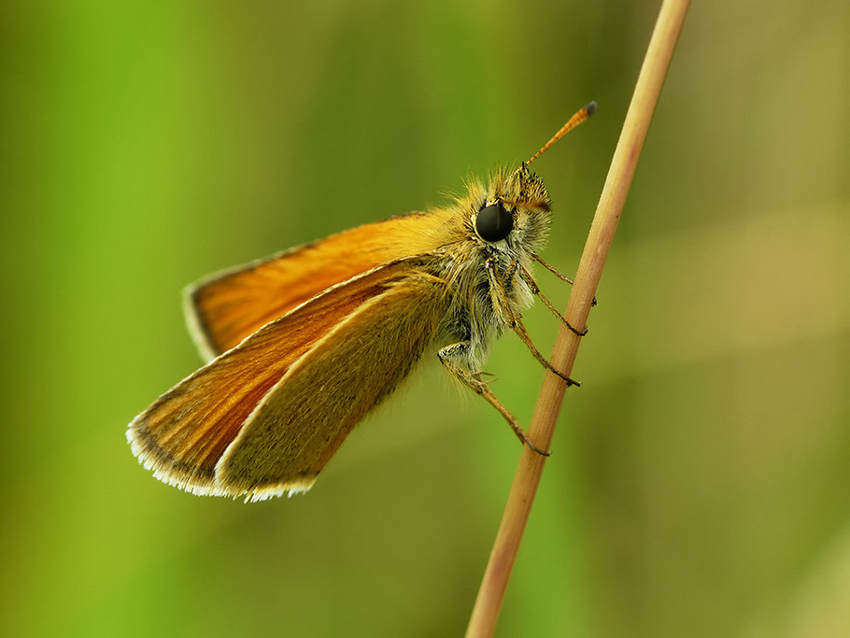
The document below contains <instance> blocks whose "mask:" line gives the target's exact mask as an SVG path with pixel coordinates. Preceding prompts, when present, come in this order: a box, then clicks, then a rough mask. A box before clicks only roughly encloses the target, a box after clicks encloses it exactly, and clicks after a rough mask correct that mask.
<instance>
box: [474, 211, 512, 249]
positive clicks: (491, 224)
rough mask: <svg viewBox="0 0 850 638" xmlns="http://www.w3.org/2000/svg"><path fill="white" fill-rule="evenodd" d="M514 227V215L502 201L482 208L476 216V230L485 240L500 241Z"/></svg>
mask: <svg viewBox="0 0 850 638" xmlns="http://www.w3.org/2000/svg"><path fill="white" fill-rule="evenodd" d="M513 228H514V216H513V215H511V214H510V213H509V212H508V211H506V210H505V207H504V206H502V204H501V203H497V204H492V205H491V206H487V207H486V208H482V209H481V210H480V211H478V215H476V216H475V232H477V233H478V236H479V237H480V238H481V239H483V240H484V241H490V242H493V241H500V240H502V239H504V238H505V237H507V236H508V235H510V234H511V231H512V230H513Z"/></svg>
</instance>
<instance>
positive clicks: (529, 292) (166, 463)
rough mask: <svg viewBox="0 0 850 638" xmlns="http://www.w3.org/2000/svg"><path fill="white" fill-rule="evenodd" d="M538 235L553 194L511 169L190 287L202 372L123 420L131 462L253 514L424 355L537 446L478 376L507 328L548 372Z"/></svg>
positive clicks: (293, 488)
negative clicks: (254, 505)
mask: <svg viewBox="0 0 850 638" xmlns="http://www.w3.org/2000/svg"><path fill="white" fill-rule="evenodd" d="M594 108H595V105H594V104H593V103H591V104H589V105H588V106H587V107H585V108H584V109H582V110H581V111H579V112H578V113H577V114H576V115H575V116H573V118H571V119H570V121H569V122H568V123H567V124H566V125H565V126H564V128H563V129H561V131H559V132H558V134H557V135H556V136H555V137H553V139H552V140H550V142H549V143H548V144H547V145H546V146H544V147H543V149H541V150H540V151H539V152H538V153H537V154H535V156H534V157H532V158H531V159H532V160H533V159H535V158H536V157H537V155H539V154H540V152H542V151H543V150H545V149H546V148H548V147H549V146H550V145H551V144H552V143H554V141H556V140H557V139H559V138H560V137H561V136H563V135H564V134H565V133H566V132H567V131H568V130H569V129H571V128H572V127H574V126H576V125H577V124H579V123H580V122H582V121H584V120H585V119H587V118H588V117H589V116H590V115H591V114H592V113H593V110H594ZM529 161H531V160H529ZM549 224H550V208H549V195H548V194H547V192H546V189H545V187H544V186H543V183H542V181H541V180H540V178H539V177H537V176H536V175H534V174H533V173H531V172H530V171H529V170H528V166H527V165H526V164H523V165H522V166H521V167H520V168H519V169H517V170H515V171H513V172H508V171H498V172H496V173H495V174H494V176H493V177H492V179H491V181H490V184H489V186H486V187H485V186H484V185H483V184H480V183H472V184H470V185H469V188H468V192H467V194H466V196H465V197H462V198H460V199H458V200H457V202H456V203H455V204H453V205H452V206H449V207H445V208H438V209H436V210H431V211H429V212H426V213H413V214H410V215H405V216H401V217H395V218H392V219H388V220H386V221H382V222H377V223H374V224H367V225H365V226H360V227H358V228H354V229H352V230H348V231H345V232H343V233H340V234H338V235H333V236H331V237H329V238H327V239H324V240H322V241H319V242H316V243H313V244H308V245H306V246H301V247H299V248H295V249H293V250H290V251H287V252H284V253H281V254H278V255H275V256H274V257H272V258H270V259H267V260H264V261H260V262H256V263H254V264H250V265H248V266H245V267H241V268H237V269H234V270H230V271H227V272H224V273H221V274H218V275H215V276H213V277H211V278H209V279H207V280H205V281H202V282H201V283H199V284H198V285H196V286H194V287H192V288H190V289H189V290H188V291H187V295H186V302H187V303H186V313H187V317H188V319H189V323H190V326H191V327H192V332H193V336H194V338H195V340H196V342H197V344H198V346H199V348H200V350H201V351H202V352H203V353H204V354H205V355H207V356H208V357H209V358H211V359H212V361H210V362H209V363H208V364H207V365H206V366H204V367H203V368H201V369H200V370H198V371H197V372H195V373H194V374H193V375H191V376H189V377H188V378H186V379H184V380H183V381H181V382H180V383H178V384H177V385H176V386H175V387H173V388H172V389H171V390H169V391H168V392H166V393H165V394H164V395H163V396H161V397H160V398H159V399H158V400H157V401H156V402H155V403H154V404H153V405H151V406H150V407H149V408H148V409H147V410H145V411H144V412H142V413H141V414H140V415H139V416H138V417H136V418H135V419H134V420H133V422H132V423H131V424H130V426H129V429H128V431H127V438H128V440H129V442H130V445H131V446H132V450H133V453H134V454H135V455H136V456H137V457H139V460H140V461H141V462H142V463H143V464H144V466H145V467H146V468H148V469H152V470H153V472H154V476H156V477H157V478H158V479H160V480H162V481H165V482H167V483H170V484H172V485H176V486H177V487H179V488H181V489H185V490H187V491H190V492H193V493H195V494H206V495H215V496H234V497H244V498H245V499H246V501H256V500H262V499H265V498H269V497H271V496H277V495H280V494H283V493H285V492H290V493H291V492H298V491H305V490H307V489H309V488H310V486H311V485H312V484H313V482H314V481H315V480H316V476H317V475H318V473H319V472H320V471H321V470H322V468H323V467H324V466H325V464H326V463H327V462H328V461H329V460H330V458H331V457H332V456H333V454H334V453H335V452H336V450H337V449H338V448H339V446H340V445H341V444H342V442H343V440H344V439H345V437H346V436H348V433H349V432H350V431H351V429H352V428H353V427H354V426H355V425H356V424H357V423H358V422H359V421H360V420H361V419H363V417H364V416H365V415H366V414H367V413H368V412H369V411H370V410H372V409H373V408H374V407H375V406H377V405H378V404H379V403H381V401H383V400H384V399H385V398H386V397H388V396H389V395H390V394H391V393H392V392H393V390H395V389H396V387H398V385H399V383H401V381H402V380H403V379H404V378H405V377H406V376H407V375H408V373H409V372H410V371H411V369H412V368H413V366H414V364H415V363H416V362H417V361H418V360H419V358H420V357H421V356H422V354H423V353H424V352H425V350H426V349H427V348H428V347H429V346H431V345H432V344H435V343H436V344H438V345H439V346H440V349H439V350H438V352H437V356H438V357H439V359H440V361H441V362H442V363H443V365H444V366H445V367H446V369H447V370H448V371H449V372H450V373H451V374H452V375H453V376H454V377H456V378H457V379H459V380H460V381H461V382H463V383H464V384H465V385H467V386H469V387H470V388H472V389H473V390H474V391H475V392H477V393H478V394H480V395H482V396H483V397H484V398H485V399H486V400H487V401H489V402H490V403H491V404H493V405H494V406H495V407H496V408H497V409H498V410H499V412H501V414H502V415H503V416H504V417H505V419H506V420H507V421H508V422H509V423H510V424H511V427H512V428H513V429H514V431H515V432H516V433H517V435H518V436H519V437H520V439H521V440H522V441H524V442H525V443H526V444H528V445H531V446H532V447H534V446H533V444H531V442H530V441H528V439H527V437H526V435H525V433H524V431H523V429H522V428H521V427H520V425H519V423H518V422H517V421H516V419H515V418H514V417H513V415H511V413H510V412H508V410H506V409H505V408H504V407H503V406H502V405H501V403H499V401H498V399H496V397H495V395H493V393H492V391H491V390H490V389H489V387H488V386H487V384H486V383H485V382H484V381H482V380H481V372H480V370H481V366H482V364H483V363H484V360H485V358H486V355H487V350H488V347H489V345H490V343H491V342H492V341H493V339H495V338H496V337H497V336H499V335H500V334H501V333H502V332H504V330H505V329H512V330H513V331H514V332H516V333H517V334H518V335H519V336H520V338H521V339H522V340H523V341H524V342H525V343H526V344H527V345H528V346H529V348H530V349H531V351H532V353H533V354H534V355H535V357H536V358H537V359H538V360H539V361H540V362H541V363H542V364H543V365H544V366H546V367H547V368H549V369H552V368H551V365H549V363H548V361H546V359H545V358H544V357H543V355H541V354H540V353H539V352H538V351H537V349H536V348H535V347H534V346H533V344H532V343H531V340H530V338H529V337H528V334H527V333H526V331H525V328H524V327H523V325H522V322H521V320H520V311H521V309H522V308H524V307H526V306H528V305H530V303H531V301H532V300H533V296H535V295H536V296H538V297H540V298H541V299H542V300H543V301H544V302H545V303H546V305H547V306H548V307H549V308H550V309H551V310H553V311H554V312H555V313H556V314H558V313H557V310H555V309H554V307H552V305H551V304H550V303H549V302H548V301H547V300H546V299H545V297H543V296H542V295H541V294H540V291H539V289H538V288H537V285H536V284H535V283H534V280H533V279H532V277H531V273H530V268H531V263H532V262H533V261H537V262H539V263H541V264H543V265H544V266H545V267H546V268H548V269H549V270H552V272H555V273H556V274H558V273H557V271H555V270H554V269H553V268H551V266H549V265H548V264H546V263H545V262H543V261H542V260H541V259H540V258H539V257H538V255H537V251H538V250H539V249H540V248H541V247H542V246H543V243H544V241H545V239H546V235H547V233H548V230H549ZM559 276H561V275H559ZM561 277H562V278H563V279H565V280H566V281H569V280H567V279H566V278H564V277H563V276H561ZM558 316H560V315H558ZM561 319H562V320H563V317H561ZM553 371H554V372H555V373H556V374H560V373H558V372H557V371H556V370H553ZM561 376H562V377H563V375H561ZM564 378H566V377H564ZM568 381H569V379H568ZM534 449H536V448H534ZM538 451H540V450H538ZM541 453H544V452H541Z"/></svg>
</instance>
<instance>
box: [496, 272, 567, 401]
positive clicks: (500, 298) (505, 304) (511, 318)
mask: <svg viewBox="0 0 850 638" xmlns="http://www.w3.org/2000/svg"><path fill="white" fill-rule="evenodd" d="M515 264H516V262H511V264H510V265H509V266H508V268H507V270H506V273H505V274H506V278H508V281H510V278H511V277H512V276H513V272H512V271H515V270H516V265H515ZM485 267H486V269H487V273H488V275H489V278H490V298H491V301H492V303H493V307H494V308H496V309H497V310H498V311H499V312H500V314H501V315H502V317H503V318H504V321H505V322H506V323H507V324H508V325H509V326H510V328H511V330H513V331H514V332H515V333H516V335H517V336H518V337H519V338H520V340H521V341H522V342H523V343H524V344H525V345H526V347H527V348H528V349H529V350H530V351H531V354H532V355H534V358H535V359H537V361H539V362H540V365H542V366H543V367H544V368H546V369H547V370H549V371H550V372H552V373H553V374H555V375H557V376H559V377H561V378H562V379H563V380H564V381H566V382H567V385H575V386H579V385H581V383H579V382H578V381H575V380H574V379H571V378H570V377H568V376H567V375H565V374H564V373H563V372H561V371H560V370H557V369H556V368H555V367H554V366H553V365H552V364H551V363H549V360H548V359H547V358H546V357H544V356H543V355H542V354H541V352H540V351H539V350H538V349H537V347H536V346H535V345H534V342H533V341H532V340H531V336H530V335H529V334H528V331H527V330H526V329H525V326H524V325H523V323H522V320H521V319H520V317H519V315H518V314H517V313H515V312H514V310H513V306H512V305H511V302H510V301H509V300H508V297H507V294H506V293H505V286H504V284H503V283H502V280H501V279H500V278H499V275H498V274H497V273H496V269H495V268H494V267H493V263H492V262H491V261H489V260H488V261H487V262H486V263H485Z"/></svg>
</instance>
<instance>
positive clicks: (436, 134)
mask: <svg viewBox="0 0 850 638" xmlns="http://www.w3.org/2000/svg"><path fill="white" fill-rule="evenodd" d="M655 4H656V3H650V4H646V3H643V4H640V3H632V4H628V3H621V2H616V3H615V2H596V3H588V2H569V3H558V2H546V3H537V2H523V3H511V2H472V3H455V2H441V1H438V2H426V3H397V2H384V1H380V0H377V1H367V2H363V3H347V2H338V1H333V0H319V1H318V2H315V3H278V2H253V3H224V2H156V1H154V2H139V1H137V0H128V1H125V2H121V3H111V4H110V3H105V4H104V3H88V2H73V3H65V2H49V1H44V2H32V3H30V2H14V1H13V2H7V3H4V4H3V6H2V8H0V51H2V62H1V64H2V76H0V78H2V79H0V81H2V87H0V89H2V91H1V92H0V105H2V106H0V109H2V110H0V114H2V115H0V117H2V134H3V144H2V150H0V157H1V158H2V164H0V167H1V168H0V189H1V190H0V195H1V196H2V200H0V201H2V209H0V210H2V237H0V239H2V247H0V248H2V250H0V260H2V268H1V269H0V273H2V296H3V302H4V303H3V308H4V310H3V312H2V313H1V314H0V322H2V324H0V327H1V328H2V331H3V335H4V337H5V338H4V339H3V343H2V358H3V361H4V363H5V364H6V365H4V366H3V370H2V373H0V374H2V401H0V410H2V421H0V423H2V428H3V439H4V441H3V446H2V448H0V454H2V459H0V473H2V479H3V480H2V500H0V502H2V526H0V539H2V546H1V547H2V565H3V568H2V570H0V572H2V577H0V578H2V580H0V600H2V603H0V632H2V634H3V635H9V636H49V635H70V636H94V635H122V636H132V635H140V636H147V635H201V634H204V635H261V634H278V635H287V636H289V635H291V636H340V635H345V636H388V635H394V636H445V635H458V634H460V633H461V632H462V631H463V629H464V627H465V624H466V620H467V617H468V614H469V611H470V609H471V606H472V602H473V599H474V596H475V593H476V590H477V587H478V582H479V579H480V576H481V573H482V571H483V568H484V565H485V563H486V560H487V555H488V551H489V547H490V544H491V541H492V539H493V536H494V534H495V530H496V527H497V524H498V521H499V517H500V513H501V508H502V505H503V503H504V500H505V498H506V495H507V490H508V486H509V484H510V481H511V478H512V474H513V469H514V466H515V462H516V460H517V457H518V454H519V446H518V445H517V442H516V440H515V438H514V436H513V435H512V434H511V433H510V431H509V430H508V428H506V427H505V426H504V424H503V423H502V422H501V420H500V419H499V418H498V416H497V415H496V414H495V413H494V412H493V410H492V409H490V408H489V406H486V405H484V404H483V402H481V401H479V400H478V399H476V398H475V397H471V398H467V397H466V396H465V395H464V394H463V393H461V392H458V391H456V390H455V389H454V388H453V387H452V385H451V384H450V383H449V382H448V381H447V380H446V379H445V375H444V374H443V373H442V371H441V370H439V369H438V367H437V366H435V365H434V364H433V363H431V364H426V365H424V366H423V369H422V370H421V372H420V373H419V374H417V375H416V378H415V380H413V381H411V382H410V383H409V384H408V386H407V387H406V388H405V389H404V390H403V391H402V392H401V396H400V397H398V398H397V399H395V400H394V401H392V402H391V403H390V404H389V405H388V406H386V407H385V408H383V409H382V410H381V411H380V413H379V414H377V415H375V416H374V417H372V418H370V419H368V421H367V422H366V423H365V424H363V425H362V426H361V427H360V428H358V430H357V431H355V433H354V434H353V435H352V436H351V437H350V439H349V441H347V442H346V444H345V446H343V448H342V450H341V451H340V453H339V455H338V457H337V458H335V459H334V461H333V462H332V463H331V464H330V465H329V467H328V469H327V470H326V471H325V472H324V473H323V475H322V477H321V478H320V480H319V481H318V483H317V484H316V486H315V488H314V489H313V491H312V492H311V493H310V494H308V495H306V496H303V497H297V498H292V499H279V500H274V501H271V502H266V503H261V504H257V505H251V506H246V505H243V504H241V503H239V502H232V501H226V500H218V499H205V498H198V497H194V496H191V495H188V494H185V493H182V492H179V491H177V490H175V489H173V488H171V487H168V486H166V485H163V484H160V483H159V482H157V481H155V480H154V479H153V478H151V476H150V475H149V473H148V472H145V471H144V470H143V469H142V468H141V467H140V466H139V465H138V464H137V463H136V461H135V460H134V459H133V458H132V456H131V455H130V452H129V449H128V447H127V445H126V443H125V440H124V429H125V425H126V423H128V422H129V421H130V420H131V419H132V417H133V416H134V415H135V414H136V413H137V412H139V411H140V410H142V409H143V408H144V407H145V406H146V405H147V404H148V403H150V402H151V401H152V400H153V399H155V398H156V397H157V396H158V395H159V394H160V393H162V392H163V391H165V390H166V389H167V388H168V387H169V386H170V385H171V384H173V383H175V382H176V381H178V380H179V379H181V378H182V377H183V376H185V375H187V374H188V373H190V372H191V371H192V370H194V369H195V368H196V367H197V366H198V365H199V360H198V358H197V355H196V354H195V352H194V351H193V348H192V345H191V343H190V341H189V339H188V337H187V335H186V333H185V330H184V328H183V321H182V317H181V308H180V303H179V291H180V289H181V287H182V286H183V285H185V284H187V283H189V282H191V281H193V280H195V279H197V278H199V277H200V276H202V275H204V274H206V273H208V272H210V271H214V270H217V269H220V268H224V267H227V266H231V265H234V264H238V263H240V262H245V261H249V260H252V259H255V258H258V257H261V256H263V255H266V254H270V253H273V252H275V251H278V250H281V249H283V248H286V247H289V246H292V245H296V244H299V243H301V242H304V241H309V240H312V239H316V238H319V237H322V236H324V235H326V234H329V233H331V232H335V231H338V230H342V229H344V228H347V227H351V226H353V225H356V224H360V223H364V222H367V221H371V220H376V219H381V218H384V217H387V216H389V215H392V214H396V213H401V212H405V211H408V210H413V209H421V208H425V207H427V206H430V205H435V204H440V203H443V202H444V201H445V196H444V194H445V193H449V192H457V191H459V190H461V189H462V187H463V179H464V177H465V176H466V175H468V174H470V173H472V174H486V172H487V171H488V170H489V168H490V167H492V166H495V165H497V164H499V163H516V162H519V161H520V160H522V159H524V158H527V157H528V156H530V155H531V154H532V153H533V152H534V151H535V150H536V149H537V148H538V147H539V145H540V144H542V143H543V142H544V141H545V140H546V139H548V137H549V136H550V135H551V134H552V133H553V132H554V131H555V130H557V128H558V127H559V126H560V125H561V124H562V123H563V121H564V120H565V119H566V118H567V117H568V116H569V115H570V114H571V113H572V112H573V111H575V110H576V109H577V108H578V107H580V106H581V105H582V104H584V103H585V102H587V101H588V100H590V99H596V100H597V101H598V102H599V105H600V107H599V110H598V112H597V114H596V116H595V117H594V118H593V120H591V121H590V122H589V123H588V124H585V125H584V126H582V127H581V128H580V129H578V130H577V131H576V132H574V133H571V134H570V136H568V138H567V139H565V140H564V141H562V142H560V143H559V144H558V145H557V146H556V147H555V148H553V149H552V150H550V151H549V152H548V153H547V154H546V155H545V156H544V157H543V158H542V159H541V160H539V161H538V162H537V164H536V170H537V171H538V172H539V173H540V174H541V175H542V176H543V177H544V179H545V180H546V182H547V184H548V186H549V189H550V192H551V195H552V197H553V200H554V202H555V207H556V208H555V211H556V215H555V220H554V225H553V233H552V240H551V245H550V248H549V249H548V250H547V252H546V256H547V259H548V260H549V261H551V262H553V263H554V264H556V265H557V266H558V267H560V268H561V269H562V270H563V271H566V272H574V271H575V267H576V265H577V263H578V256H579V254H580V252H581V247H582V245H583V241H584V236H585V234H586V230H587V228H588V225H589V223H590V220H591V217H592V214H593V210H594V207H595V204H596V199H597V197H598V195H599V192H600V189H601V186H602V183H603V181H604V177H605V172H606V170H607V163H608V160H609V158H610V155H611V153H612V151H613V148H614V145H615V144H616V139H617V135H618V132H619V126H620V124H621V122H622V119H623V116H624V114H625V110H626V108H627V105H628V100H629V98H630V94H631V90H632V88H633V85H634V81H635V79H636V74H637V70H638V68H639V65H640V63H641V60H642V57H643V53H644V51H645V47H646V44H647V42H648V39H649V35H650V32H651V28H652V24H653V21H654V17H655V12H656V10H657V7H656V6H655ZM848 68H850V5H848V4H847V3H846V2H841V1H838V0H833V1H827V2H821V3H806V4H804V3H797V2H789V1H787V0H780V1H779V2H767V1H766V0H756V1H755V2H749V3H736V2H731V1H729V0H725V1H721V2H700V3H694V6H693V7H692V8H691V13H690V15H689V17H688V20H687V22H686V25H685V29H684V32H683V34H682V40H681V43H680V46H679V48H678V51H677V56H676V58H675V59H674V63H673V67H672V70H671V73H670V75H669V77H668V80H667V83H666V86H665V89H664V93H663V95H662V99H661V102H660V104H659V107H658V110H657V113H656V117H655V121H654V124H653V126H652V129H651V130H650V135H649V138H648V143H647V147H646V149H645V152H644V155H643V158H642V160H641V164H640V166H639V168H638V172H637V175H636V179H635V184H634V188H633V191H632V193H631V195H630V199H629V201H628V203H627V206H626V210H625V214H624V217H623V222H622V225H621V229H620V233H619V235H618V237H617V239H616V241H615V243H614V247H613V251H612V255H611V261H610V263H609V267H608V268H607V270H606V273H605V276H604V278H603V281H602V286H601V289H600V291H599V299H600V304H599V306H598V307H597V308H596V309H595V310H594V311H593V314H592V316H591V332H590V334H589V336H588V337H587V338H586V339H585V341H584V345H583V348H582V351H581V352H580V354H579V358H578V364H577V369H576V370H575V376H576V377H577V378H579V379H581V380H583V381H584V382H585V383H584V386H583V387H582V388H581V389H580V390H576V391H572V390H571V391H570V392H569V393H568V396H567V401H566V404H565V407H564V410H563V414H562V423H561V425H560V428H559V432H558V433H557V435H556V440H555V442H554V454H553V456H552V458H551V460H550V461H549V463H548V466H547V471H546V474H545V475H544V480H543V483H542V485H541V488H540V493H539V499H538V502H537V503H536V505H535V509H534V512H533V514H532V519H531V522H530V524H529V527H528V530H527V533H526V537H525V539H524V544H523V547H522V550H521V552H520V555H519V559H518V562H517V567H516V571H515V573H514V577H513V580H512V582H511V585H510V588H509V590H508V594H507V598H506V602H505V607H504V609H503V612H502V617H501V621H500V627H499V632H498V633H499V635H502V636H519V635H522V636H573V635H575V636H653V637H655V636H682V635H688V636H728V635H739V636H752V637H761V636H777V635H787V636H816V635H817V636H826V635H840V634H847V633H850V611H848V610H850V480H848V479H850V427H848V425H850V406H848V398H847V397H848V391H847V387H848V381H850V289H849V288H850V250H848V247H850V191H849V190H848V175H850V132H849V131H848V122H850V113H848V110H850V95H848V92H850V83H848V81H847V78H848ZM540 280H541V284H542V286H543V288H544V290H546V291H547V293H549V294H550V296H551V297H552V298H554V299H555V300H556V301H557V303H558V304H561V305H563V304H564V303H565V300H566V296H567V294H568V291H567V290H566V289H565V288H564V287H562V286H560V285H559V284H558V282H557V281H556V280H554V278H552V277H550V276H547V275H546V274H545V273H542V274H541V275H540ZM528 324H529V327H530V329H531V331H532V333H533V334H534V335H535V338H536V339H537V340H538V341H539V345H540V347H541V349H542V350H544V351H546V350H547V349H548V348H550V347H551V344H552V340H553V338H554V332H555V328H556V324H555V323H554V322H553V320H552V318H551V317H550V316H548V315H547V314H546V312H545V311H544V310H543V309H542V308H539V307H536V308H534V309H532V310H530V311H529V313H528ZM489 367H490V369H491V370H492V371H493V372H495V373H496V374H497V375H498V377H499V380H498V381H497V382H496V384H495V386H494V387H495V389H496V390H497V392H498V394H499V395H500V396H501V397H502V399H503V400H504V402H505V403H506V404H507V405H508V406H510V407H511V408H513V409H514V410H515V411H516V413H517V414H518V416H520V417H521V418H522V419H523V421H525V422H527V420H528V418H529V417H530V414H531V411H532V408H533V403H534V399H535V396H536V389H537V388H538V387H539V383H540V380H541V378H542V371H541V370H540V369H539V366H538V365H537V364H536V363H535V362H534V361H533V359H532V358H531V357H530V356H528V354H527V352H525V350H524V348H523V347H522V345H521V344H519V343H518V342H517V340H516V339H513V338H511V337H506V338H504V339H502V340H501V341H500V342H499V344H498V346H497V347H496V348H495V351H494V353H493V356H492V358H491V363H490V366H489ZM41 392H47V393H48V394H47V395H46V396H42V395H41V394H40V393H41Z"/></svg>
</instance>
